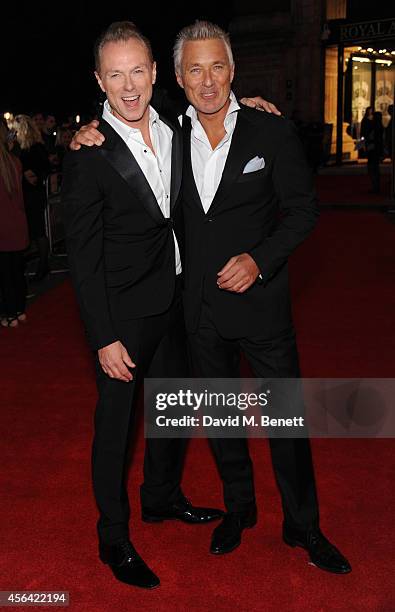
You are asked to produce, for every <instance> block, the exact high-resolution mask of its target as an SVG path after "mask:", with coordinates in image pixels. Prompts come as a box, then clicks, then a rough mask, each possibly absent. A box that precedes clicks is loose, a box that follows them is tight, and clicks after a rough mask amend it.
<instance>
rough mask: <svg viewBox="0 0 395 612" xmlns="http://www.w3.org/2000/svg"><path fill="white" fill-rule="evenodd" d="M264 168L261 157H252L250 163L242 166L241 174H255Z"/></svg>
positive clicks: (263, 161)
mask: <svg viewBox="0 0 395 612" xmlns="http://www.w3.org/2000/svg"><path fill="white" fill-rule="evenodd" d="M264 167H265V160H264V159H263V157H258V156H256V157H254V158H253V159H250V161H249V162H248V163H247V164H246V165H245V166H244V170H243V174H248V173H249V172H256V171H257V170H262V169H263V168H264Z"/></svg>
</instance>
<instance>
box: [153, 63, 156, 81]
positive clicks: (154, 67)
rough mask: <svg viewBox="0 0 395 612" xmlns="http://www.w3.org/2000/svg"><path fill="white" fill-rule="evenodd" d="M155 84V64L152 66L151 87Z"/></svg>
mask: <svg viewBox="0 0 395 612" xmlns="http://www.w3.org/2000/svg"><path fill="white" fill-rule="evenodd" d="M155 83H156V62H154V63H153V64H152V85H154V84H155Z"/></svg>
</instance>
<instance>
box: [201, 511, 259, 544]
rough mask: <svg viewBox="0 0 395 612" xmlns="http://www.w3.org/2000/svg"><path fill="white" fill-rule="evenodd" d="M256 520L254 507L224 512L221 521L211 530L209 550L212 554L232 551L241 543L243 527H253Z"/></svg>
mask: <svg viewBox="0 0 395 612" xmlns="http://www.w3.org/2000/svg"><path fill="white" fill-rule="evenodd" d="M256 521H257V517H256V508H253V509H251V510H249V511H248V512H229V513H228V514H225V516H224V518H223V520H222V523H221V524H220V525H218V527H216V528H215V529H214V531H213V537H212V540H211V546H210V552H211V553H213V554H214V555H223V554H224V553H229V552H232V550H234V549H235V548H237V547H238V546H240V544H241V534H242V531H243V529H250V528H251V527H254V525H256Z"/></svg>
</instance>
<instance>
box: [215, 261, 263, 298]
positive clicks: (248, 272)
mask: <svg viewBox="0 0 395 612" xmlns="http://www.w3.org/2000/svg"><path fill="white" fill-rule="evenodd" d="M259 274H260V270H259V268H258V266H257V265H256V263H255V261H254V260H253V258H252V257H251V255H249V254H248V253H241V255H236V256H235V257H231V258H230V259H229V261H228V262H227V264H226V265H225V266H224V267H223V268H222V270H220V271H219V272H218V280H217V285H218V287H219V288H220V289H226V290H227V291H233V292H234V293H244V291H247V289H248V288H249V287H251V285H253V284H254V283H255V281H256V279H257V278H258V276H259Z"/></svg>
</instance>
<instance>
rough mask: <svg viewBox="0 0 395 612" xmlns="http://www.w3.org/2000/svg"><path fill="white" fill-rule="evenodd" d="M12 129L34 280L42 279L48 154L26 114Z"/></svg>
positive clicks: (46, 252) (45, 251) (45, 252)
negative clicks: (32, 246)
mask: <svg viewBox="0 0 395 612" xmlns="http://www.w3.org/2000/svg"><path fill="white" fill-rule="evenodd" d="M13 128H14V129H15V132H16V139H17V141H18V143H19V146H20V148H21V151H20V159H21V162H22V168H23V196H24V200H25V208H26V215H27V221H28V225H29V235H30V240H31V241H34V242H35V243H36V245H37V249H38V254H39V260H38V265H37V269H36V278H35V280H37V281H39V280H42V279H43V278H44V277H45V276H46V275H47V274H48V272H49V265H48V255H49V243H48V238H47V236H46V233H45V217H44V213H45V206H46V201H47V199H46V193H45V186H44V181H45V179H46V177H47V175H48V174H49V171H50V166H49V162H48V154H47V151H46V149H45V146H44V143H43V140H42V136H41V134H40V132H39V130H38V128H37V127H36V125H35V123H34V122H33V120H32V119H31V118H30V117H28V116H27V115H17V116H16V117H15V120H14V125H13Z"/></svg>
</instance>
